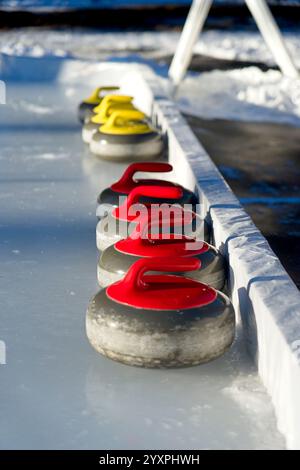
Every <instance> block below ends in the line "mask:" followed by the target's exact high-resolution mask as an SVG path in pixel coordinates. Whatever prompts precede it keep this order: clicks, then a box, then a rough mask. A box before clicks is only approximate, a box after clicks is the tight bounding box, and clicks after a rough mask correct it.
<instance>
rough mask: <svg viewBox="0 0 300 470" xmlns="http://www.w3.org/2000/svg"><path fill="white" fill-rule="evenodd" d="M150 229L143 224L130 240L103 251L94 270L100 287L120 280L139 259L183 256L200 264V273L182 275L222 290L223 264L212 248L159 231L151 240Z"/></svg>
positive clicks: (190, 239) (147, 225) (223, 280)
mask: <svg viewBox="0 0 300 470" xmlns="http://www.w3.org/2000/svg"><path fill="white" fill-rule="evenodd" d="M175 223H176V221H175ZM180 223H181V219H180ZM162 224H163V221H160V222H159V225H160V227H161V226H162ZM149 225H150V224H149V223H148V222H147V221H146V223H144V224H143V225H142V226H141V229H140V230H137V229H135V231H134V232H133V233H132V235H131V236H130V237H128V238H126V239H125V240H119V241H118V242H117V243H115V244H114V245H111V246H109V247H108V248H106V250H104V251H103V253H102V254H101V256H100V258H99V262H98V266H97V276H98V282H99V285H100V286H101V287H106V286H108V285H110V284H112V283H114V282H116V281H119V280H120V279H122V278H123V277H124V276H125V274H126V273H127V272H128V270H129V269H130V267H131V266H132V265H133V263H135V262H136V261H137V260H138V259H141V258H152V257H169V258H174V257H176V256H182V257H187V258H188V257H194V258H197V259H199V261H200V263H201V264H200V269H198V270H195V271H191V272H186V273H183V276H185V277H190V278H192V279H195V280H197V281H200V282H202V283H204V284H209V285H210V286H211V287H214V288H215V289H217V290H222V289H223V288H224V286H225V260H224V257H223V256H222V255H221V253H220V252H219V251H218V250H217V249H216V248H215V247H213V246H212V245H209V244H208V243H206V242H203V241H200V240H197V239H195V238H191V237H186V236H184V235H178V234H176V233H175V234H174V233H170V234H163V233H162V232H161V230H160V231H158V233H155V234H154V236H152V235H151V233H149V228H150V227H149ZM170 274H172V273H170Z"/></svg>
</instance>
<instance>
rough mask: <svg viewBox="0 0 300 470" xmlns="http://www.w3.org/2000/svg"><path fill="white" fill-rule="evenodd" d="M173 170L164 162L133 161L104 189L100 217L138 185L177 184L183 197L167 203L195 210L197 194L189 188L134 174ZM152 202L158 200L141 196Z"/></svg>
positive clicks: (98, 211) (101, 195)
mask: <svg viewBox="0 0 300 470" xmlns="http://www.w3.org/2000/svg"><path fill="white" fill-rule="evenodd" d="M172 170H173V167H172V165H170V164H169V163H163V162H137V163H132V164H131V165H129V166H128V168H127V169H126V170H125V171H124V173H123V175H122V177H121V178H120V179H119V181H117V182H116V183H114V184H112V185H111V186H110V187H109V188H106V189H104V191H102V192H101V193H100V194H99V196H98V199H97V202H98V208H97V216H98V217H99V218H100V217H101V216H102V215H103V214H104V213H106V212H111V211H112V210H113V209H114V208H115V207H118V206H119V204H120V198H124V197H126V196H128V194H129V193H130V191H132V190H133V189H134V188H137V187H138V186H147V185H149V186H151V185H152V186H153V185H162V186H175V187H179V188H181V190H182V197H181V198H180V199H177V200H166V201H164V202H165V203H167V204H175V203H176V204H180V205H181V206H184V205H189V206H190V207H189V209H190V210H193V211H194V210H195V209H196V205H197V202H198V199H197V196H196V195H195V194H194V193H193V192H192V191H189V190H188V189H186V188H184V187H182V186H181V185H179V184H176V183H173V182H171V181H165V180H159V179H150V178H149V179H135V178H134V175H135V173H137V172H148V173H168V172H170V171H172ZM151 202H157V200H156V201H155V200H153V198H141V203H142V204H149V203H151Z"/></svg>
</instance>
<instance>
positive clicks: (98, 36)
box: [0, 28, 300, 66]
mask: <svg viewBox="0 0 300 470" xmlns="http://www.w3.org/2000/svg"><path fill="white" fill-rule="evenodd" d="M284 37H285V40H286V43H287V46H288V49H289V51H290V52H291V55H292V56H293V58H294V60H295V62H296V63H297V64H298V65H299V66H300V41H299V33H292V32H285V33H284ZM178 39H179V32H171V31H168V32H143V33H134V32H114V33H99V32H96V31H90V30H83V29H81V30H79V29H76V28H75V29H74V30H72V31H70V30H59V31H53V30H49V29H47V28H43V29H42V30H39V29H34V28H19V29H18V30H12V31H3V32H1V33H0V52H4V53H5V54H12V55H29V56H34V57H40V56H41V55H48V54H52V55H56V56H63V55H72V56H73V57H77V58H85V59H86V58H96V57H97V58H99V57H100V58H101V57H102V58H106V57H107V56H108V55H110V54H111V51H113V52H114V53H119V54H120V53H122V52H123V53H124V52H126V53H128V52H134V51H136V50H137V49H139V50H144V51H145V52H152V53H154V54H156V55H164V54H166V53H170V54H172V53H173V52H174V51H175V48H176V44H177V42H178ZM195 52H198V53H201V54H205V55H209V56H212V57H218V58H223V59H238V60H251V61H256V62H264V63H267V64H270V65H274V60H273V58H272V56H271V53H270V52H269V50H268V48H267V46H266V45H265V42H264V41H263V40H262V37H261V35H260V33H259V32H258V31H257V32H242V31H204V32H203V34H202V35H201V36H200V37H199V40H198V42H197V43H196V46H195Z"/></svg>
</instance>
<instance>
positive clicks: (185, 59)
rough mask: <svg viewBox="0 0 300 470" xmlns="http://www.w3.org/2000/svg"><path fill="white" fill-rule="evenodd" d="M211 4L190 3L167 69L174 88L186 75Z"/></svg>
mask: <svg viewBox="0 0 300 470" xmlns="http://www.w3.org/2000/svg"><path fill="white" fill-rule="evenodd" d="M212 2H213V0H194V1H193V3H192V6H191V8H190V11H189V14H188V17H187V19H186V22H185V25H184V28H183V30H182V33H181V36H180V39H179V43H178V45H177V48H176V52H175V54H174V57H173V60H172V63H171V65H170V69H169V77H170V79H171V81H172V82H173V84H174V85H175V86H176V85H178V84H179V83H180V82H181V80H182V79H183V77H184V76H185V74H186V71H187V68H188V66H189V64H190V62H191V58H192V54H193V48H194V45H195V43H196V41H197V39H198V37H199V34H200V32H201V30H202V28H203V25H204V22H205V20H206V18H207V15H208V12H209V9H210V7H211V4H212Z"/></svg>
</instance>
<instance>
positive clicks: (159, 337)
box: [86, 257, 235, 368]
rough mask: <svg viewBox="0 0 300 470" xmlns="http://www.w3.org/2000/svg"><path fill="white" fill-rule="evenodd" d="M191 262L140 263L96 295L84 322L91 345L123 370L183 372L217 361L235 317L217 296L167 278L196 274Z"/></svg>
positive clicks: (231, 335)
mask: <svg viewBox="0 0 300 470" xmlns="http://www.w3.org/2000/svg"><path fill="white" fill-rule="evenodd" d="M199 267H200V261H199V260H198V259H195V258H172V259H171V258H166V257H163V258H143V259H140V260H138V261H136V262H135V263H134V264H133V265H132V266H131V267H130V269H129V271H128V272H127V274H126V276H125V277H124V278H123V279H122V280H121V281H118V282H116V283H114V284H112V285H110V286H108V287H106V288H104V289H102V290H100V292H98V293H97V294H96V295H95V297H94V298H93V299H92V300H91V302H90V304H89V307H88V310H87V316H86V332H87V336H88V339H89V341H90V343H91V345H92V346H93V347H94V348H95V349H96V350H97V351H98V352H100V353H101V354H103V355H104V356H107V357H109V358H110V359H114V360H116V361H119V362H123V363H124V364H128V365H133V366H141V367H151V368H167V367H187V366H194V365H198V364H202V363H205V362H208V361H211V360H212V359H215V358H217V357H219V356H221V355H222V354H223V353H224V352H225V351H226V350H227V349H228V348H229V347H230V345H231V344H232V342H233V339H234V335H235V315H234V309H233V306H232V304H231V302H230V300H229V299H228V298H227V297H226V296H225V295H224V294H222V293H221V292H219V291H217V290H215V289H214V288H213V287H209V286H207V285H206V284H202V283H201V282H199V281H196V280H194V279H188V278H186V277H183V276H178V275H170V274H158V273H157V274H155V275H154V274H148V275H146V273H147V272H149V271H150V272H153V271H155V272H167V273H169V272H174V273H183V272H184V273H186V272H188V271H191V270H196V269H199Z"/></svg>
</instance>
